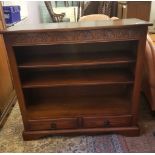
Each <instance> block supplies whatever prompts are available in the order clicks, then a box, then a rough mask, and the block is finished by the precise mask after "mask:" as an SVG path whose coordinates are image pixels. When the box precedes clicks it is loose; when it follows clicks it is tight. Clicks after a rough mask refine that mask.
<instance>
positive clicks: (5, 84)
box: [0, 2, 16, 128]
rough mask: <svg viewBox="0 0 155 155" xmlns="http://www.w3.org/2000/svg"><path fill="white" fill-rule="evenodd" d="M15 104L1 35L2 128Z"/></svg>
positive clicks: (1, 25) (0, 23)
mask: <svg viewBox="0 0 155 155" xmlns="http://www.w3.org/2000/svg"><path fill="white" fill-rule="evenodd" d="M3 29H5V23H4V17H3V12H2V6H1V2H0V30H3ZM15 102H16V95H15V90H14V88H13V85H12V77H11V73H10V66H9V63H8V57H7V52H6V47H5V43H4V39H3V35H2V34H0V128H2V127H3V125H4V123H5V121H6V119H7V116H8V115H9V113H10V111H11V109H12V107H13V105H14V104H15Z"/></svg>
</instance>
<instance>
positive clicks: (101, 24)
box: [0, 18, 152, 33]
mask: <svg viewBox="0 0 155 155" xmlns="http://www.w3.org/2000/svg"><path fill="white" fill-rule="evenodd" d="M151 25H152V23H150V22H147V21H143V20H140V19H136V18H131V19H118V20H103V21H89V22H88V21H87V22H76V23H68V22H66V23H65V22H64V23H52V24H51V23H47V24H45V23H44V24H33V25H32V24H29V25H16V26H13V27H10V28H8V29H6V30H3V31H0V33H13V32H25V33H26V32H45V31H48V32H49V31H69V30H88V29H98V28H121V27H124V28H127V27H133V26H134V27H136V26H151Z"/></svg>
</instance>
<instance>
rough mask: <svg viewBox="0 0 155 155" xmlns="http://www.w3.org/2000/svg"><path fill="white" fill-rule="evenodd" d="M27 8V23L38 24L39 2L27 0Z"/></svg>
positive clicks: (39, 20)
mask: <svg viewBox="0 0 155 155" xmlns="http://www.w3.org/2000/svg"><path fill="white" fill-rule="evenodd" d="M26 3H27V10H28V24H38V23H40V22H41V19H40V7H39V6H40V2H39V1H27V2H26Z"/></svg>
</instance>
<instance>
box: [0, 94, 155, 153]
mask: <svg viewBox="0 0 155 155" xmlns="http://www.w3.org/2000/svg"><path fill="white" fill-rule="evenodd" d="M140 107H141V108H140V120H139V122H140V123H139V124H140V128H141V135H140V136H138V137H124V136H121V135H113V136H112V138H113V140H114V142H115V143H116V141H117V139H118V138H121V139H122V140H123V141H125V144H126V145H127V150H128V151H129V152H155V136H154V134H155V114H154V113H153V112H151V110H150V107H149V104H148V103H147V100H146V99H145V97H143V96H142V100H141V106H140ZM22 131H23V125H22V120H21V115H20V112H19V107H18V105H17V104H16V106H15V107H14V110H13V111H12V113H11V115H10V117H9V119H8V121H7V122H6V124H5V126H4V128H3V129H2V130H1V131H0V152H85V151H87V152H91V150H92V148H91V147H90V146H91V145H90V144H89V147H87V143H86V142H85V141H86V140H89V138H91V137H87V136H85V137H72V138H67V137H52V138H51V137H46V138H43V139H40V140H35V141H28V142H27V141H23V140H22ZM118 136H119V137H118ZM120 136H121V137H120ZM108 139H109V138H108ZM108 139H107V138H106V140H105V141H106V142H105V143H104V144H106V143H107V140H108ZM100 143H101V142H100ZM117 144H119V143H117ZM66 146H67V147H66ZM62 150H63V151H62Z"/></svg>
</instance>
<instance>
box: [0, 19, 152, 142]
mask: <svg viewBox="0 0 155 155" xmlns="http://www.w3.org/2000/svg"><path fill="white" fill-rule="evenodd" d="M149 25H151V24H150V23H148V22H145V21H142V20H139V19H124V20H116V21H111V20H109V21H96V22H78V23H59V24H41V25H33V26H32V27H31V26H26V25H25V26H15V27H14V28H9V29H8V30H6V31H3V32H1V33H3V34H4V38H5V42H6V46H7V52H8V56H9V60H10V64H11V70H12V74H13V79H14V85H15V88H16V92H17V96H18V101H19V105H20V109H21V114H22V118H23V123H24V132H23V138H24V140H31V139H37V138H41V137H44V136H47V135H60V134H62V135H78V134H99V133H100V134H101V133H118V134H124V135H127V136H136V135H138V134H139V127H138V109H139V97H140V89H141V77H142V69H143V67H142V62H143V55H144V49H145V42H146V34H147V27H148V26H149Z"/></svg>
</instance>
